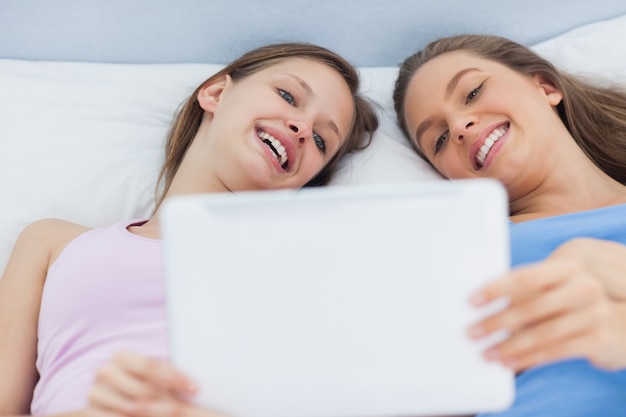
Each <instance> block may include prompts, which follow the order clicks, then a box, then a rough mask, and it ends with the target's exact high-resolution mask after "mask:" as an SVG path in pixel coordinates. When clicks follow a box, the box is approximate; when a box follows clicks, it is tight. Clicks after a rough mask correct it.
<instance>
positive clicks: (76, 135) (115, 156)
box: [0, 15, 626, 270]
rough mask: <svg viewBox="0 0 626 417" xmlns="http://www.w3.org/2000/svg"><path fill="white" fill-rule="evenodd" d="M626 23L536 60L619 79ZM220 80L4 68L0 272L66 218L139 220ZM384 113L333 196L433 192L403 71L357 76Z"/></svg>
mask: <svg viewBox="0 0 626 417" xmlns="http://www.w3.org/2000/svg"><path fill="white" fill-rule="evenodd" d="M623 39H626V15H625V16H622V17H619V18H616V19H612V20H608V21H605V22H599V23H595V24H592V25H588V26H585V27H583V28H580V29H577V30H574V31H572V32H570V33H566V34H564V35H561V36H559V37H557V38H554V39H551V40H549V41H546V42H543V43H542V44H539V45H536V46H535V47H534V48H535V50H536V51H538V52H539V53H541V54H543V55H544V56H546V57H547V58H549V59H552V60H553V61H554V62H555V63H557V64H559V65H562V66H563V67H564V68H566V69H568V70H570V71H572V72H579V73H589V74H591V73H593V74H601V75H603V76H610V77H614V78H615V77H624V75H625V74H626V55H624V54H621V53H618V51H620V48H622V45H621V44H622V40H623ZM220 68H221V66H220V65H210V64H165V65H125V64H89V63H75V62H57V63H54V62H35V61H14V60H0V91H1V92H2V93H1V94H0V144H1V146H2V150H1V151H0V190H1V191H0V192H1V193H2V204H1V205H0V270H4V266H5V263H6V260H7V258H8V256H9V253H10V250H11V247H12V246H13V243H14V241H15V239H16V237H17V235H18V233H19V232H20V231H21V230H22V229H23V227H24V226H25V225H26V224H28V223H30V222H32V221H34V220H36V219H39V218H43V217H59V218H63V219H67V220H70V221H74V222H78V223H81V224H85V225H89V226H100V225H106V224H110V223H113V222H115V221H118V220H120V219H125V218H144V217H147V216H149V215H150V213H151V211H152V207H153V195H154V184H155V181H156V175H157V173H158V169H159V167H160V162H161V152H162V147H163V141H164V138H165V134H166V132H167V129H168V128H169V124H170V121H171V119H172V116H173V114H174V113H175V110H176V109H177V107H178V106H179V105H180V103H182V102H183V101H184V100H185V99H186V97H187V96H188V95H189V94H191V93H192V91H193V89H194V87H195V86H196V85H197V84H199V83H200V82H201V81H202V80H204V79H206V78H208V77H209V76H210V75H212V74H213V73H214V72H216V71H217V70H219V69H220ZM361 74H362V77H363V91H364V92H365V93H366V95H368V96H369V97H370V98H372V99H373V100H375V101H377V102H378V103H379V104H380V106H381V119H382V125H381V128H380V129H379V131H377V132H376V134H375V137H374V141H373V143H372V145H371V146H370V147H369V148H368V149H366V150H365V151H363V152H359V153H355V154H353V155H350V156H349V157H348V158H346V159H345V160H344V161H343V162H342V164H341V165H340V169H339V172H338V173H337V176H336V177H335V178H334V180H333V181H332V184H342V185H345V184H368V183H381V182H406V181H421V180H436V179H439V178H440V177H439V176H438V175H437V174H436V173H435V172H434V171H433V170H432V168H431V167H430V166H429V165H428V164H427V163H425V162H424V161H422V160H421V159H420V158H419V157H418V156H417V155H416V154H415V152H414V151H413V150H412V148H411V146H410V145H409V144H408V142H407V141H406V139H405V138H404V137H403V136H402V134H401V133H400V131H399V129H398V128H397V126H396V123H395V115H394V112H393V104H392V99H391V92H392V90H393V84H394V82H395V78H396V74H397V68H361Z"/></svg>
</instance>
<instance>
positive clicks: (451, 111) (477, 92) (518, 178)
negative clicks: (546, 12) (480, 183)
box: [404, 51, 565, 193]
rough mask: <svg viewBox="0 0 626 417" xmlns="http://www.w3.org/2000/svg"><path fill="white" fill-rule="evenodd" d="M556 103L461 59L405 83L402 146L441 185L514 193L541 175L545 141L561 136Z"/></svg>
mask: <svg viewBox="0 0 626 417" xmlns="http://www.w3.org/2000/svg"><path fill="white" fill-rule="evenodd" d="M561 99H562V95H561V94H560V92H558V91H557V90H556V89H555V88H554V87H553V86H552V85H550V84H549V83H546V82H545V81H544V80H543V79H541V77H539V76H527V75H523V74H520V73H518V72H515V71H513V70H511V69H510V68H508V67H506V66H504V65H501V64H499V63H497V62H495V61H491V60H487V59H484V58H479V57H477V56H475V55H472V54H470V53H468V52H465V51H454V52H447V53H444V54H442V55H439V56H437V57H435V58H433V59H432V60H430V61H428V62H427V63H425V64H424V65H423V66H421V67H420V68H419V69H418V70H417V71H416V73H415V74H414V75H413V77H412V79H411V80H410V82H409V85H408V89H407V93H406V98H405V102H404V105H405V108H404V116H405V118H406V125H407V129H408V132H409V135H410V140H411V141H412V142H413V143H414V144H415V146H416V147H417V148H418V149H420V150H421V151H422V152H423V154H424V155H425V156H426V158H427V159H428V160H429V161H430V162H431V163H432V165H433V166H434V167H435V168H436V169H437V170H438V171H439V172H440V173H441V174H442V175H443V176H445V177H447V178H451V179H454V178H478V177H490V178H496V179H499V180H500V181H501V182H503V183H504V185H505V186H506V187H507V189H509V192H510V193H511V192H513V193H517V192H518V191H516V190H517V188H518V187H522V184H523V183H525V182H527V181H528V180H529V179H530V178H529V177H530V176H533V175H539V174H541V172H542V171H545V169H546V165H548V164H546V160H547V158H549V155H550V148H551V145H550V142H551V138H553V137H555V136H557V135H562V134H563V132H564V131H565V130H564V126H563V123H562V122H561V120H560V119H559V117H558V115H557V113H556V111H555V109H554V108H555V106H556V105H557V104H558V103H559V102H560V101H561Z"/></svg>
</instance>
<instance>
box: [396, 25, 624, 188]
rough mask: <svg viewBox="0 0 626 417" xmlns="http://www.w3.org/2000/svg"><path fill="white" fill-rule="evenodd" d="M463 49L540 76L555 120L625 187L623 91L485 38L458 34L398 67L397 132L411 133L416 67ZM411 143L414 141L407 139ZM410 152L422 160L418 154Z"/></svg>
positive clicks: (512, 44)
mask: <svg viewBox="0 0 626 417" xmlns="http://www.w3.org/2000/svg"><path fill="white" fill-rule="evenodd" d="M459 50H462V51H466V52H468V53H471V54H474V55H476V56H478V57H481V58H485V59H489V60H492V61H495V62H498V63H500V64H502V65H505V66H507V67H509V68H510V69H512V70H514V71H517V72H518V73H521V74H525V75H529V76H532V75H540V76H542V77H543V78H544V79H545V80H546V81H548V82H550V83H551V84H552V85H554V86H555V87H556V88H557V89H559V90H560V91H561V93H562V94H563V100H562V101H561V103H560V104H559V105H558V106H557V110H558V113H559V117H560V118H561V120H562V121H563V123H564V124H565V127H566V128H567V129H568V130H569V132H570V134H571V135H572V137H573V138H574V140H575V141H576V143H578V145H579V146H580V147H581V149H582V150H583V151H584V152H585V154H586V155H587V156H588V157H589V158H590V159H591V160H592V161H593V162H594V163H595V164H596V165H597V166H598V167H599V168H600V169H602V170H603V171H604V172H605V173H606V174H608V175H609V176H611V177H613V178H614V179H615V180H617V181H619V182H621V183H622V184H625V185H626V92H625V91H624V90H623V89H620V88H617V87H616V86H601V85H596V84H592V83H590V82H587V81H585V80H583V79H582V78H579V77H575V76H572V75H570V74H567V73H565V72H563V71H560V70H558V69H557V68H556V67H555V66H554V65H552V64H551V63H550V62H549V61H547V60H546V59H544V58H542V57H540V56H539V55H537V54H536V53H535V52H533V51H532V50H531V49H529V48H527V47H525V46H523V45H520V44H518V43H516V42H513V41H511V40H509V39H506V38H502V37H499V36H490V35H458V36H452V37H447V38H442V39H439V40H436V41H434V42H432V43H430V44H428V45H427V46H426V47H425V48H424V49H422V50H421V51H418V52H416V53H415V54H413V55H411V56H409V57H408V58H406V59H405V60H404V62H403V63H402V64H401V65H400V72H399V74H398V78H397V79H396V83H395V88H394V92H393V101H394V107H395V110H396V117H397V120H398V124H399V126H400V129H402V131H403V132H404V134H405V135H406V136H407V138H410V137H411V136H410V134H409V132H408V129H407V124H406V118H405V108H404V106H405V101H406V94H407V89H408V85H409V83H410V82H411V79H412V78H413V75H414V74H415V72H416V71H417V70H419V68H420V67H421V66H422V65H424V64H426V63H427V62H428V61H430V60H431V59H433V58H435V57H437V56H439V55H441V54H444V53H447V52H452V51H459ZM411 143H413V141H411ZM414 148H415V149H416V150H417V152H418V153H419V154H420V156H422V157H423V158H424V159H426V158H425V156H424V155H423V153H422V152H421V151H420V150H419V149H417V148H416V147H415V146H414Z"/></svg>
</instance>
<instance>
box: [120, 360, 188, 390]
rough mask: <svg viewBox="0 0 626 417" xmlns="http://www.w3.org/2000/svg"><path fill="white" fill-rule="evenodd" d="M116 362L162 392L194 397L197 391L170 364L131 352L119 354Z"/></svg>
mask: <svg viewBox="0 0 626 417" xmlns="http://www.w3.org/2000/svg"><path fill="white" fill-rule="evenodd" d="M114 361H115V362H116V363H117V364H119V366H120V367H122V368H123V369H126V370H127V371H128V372H130V373H131V374H133V375H135V376H137V377H138V378H140V379H142V380H144V381H146V382H148V383H150V384H151V385H153V386H155V387H157V388H158V389H160V390H162V391H171V392H177V393H180V394H183V395H193V394H195V393H196V391H197V389H196V386H195V384H193V383H192V382H191V380H190V379H189V378H187V377H186V376H185V375H184V374H183V373H182V372H180V371H178V370H177V369H176V368H174V367H173V366H172V365H170V364H169V363H167V362H165V361H162V360H157V359H154V358H151V357H148V356H144V355H138V354H135V353H131V352H121V353H118V354H117V355H116V356H115V358H114Z"/></svg>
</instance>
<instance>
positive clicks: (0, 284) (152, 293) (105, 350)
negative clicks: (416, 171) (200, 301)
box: [0, 43, 378, 416]
mask: <svg viewBox="0 0 626 417" xmlns="http://www.w3.org/2000/svg"><path fill="white" fill-rule="evenodd" d="M358 90H359V77H358V74H357V72H356V70H355V69H354V68H353V67H352V66H351V65H350V64H349V63H348V62H346V61H345V60H344V59H343V58H341V57H340V56H338V55H336V54H334V53H333V52H331V51H328V50H326V49H324V48H321V47H317V46H314V45H309V44H297V43H291V44H280V45H272V46H267V47H262V48H259V49H256V50H254V51H251V52H249V53H247V54H244V55H243V56H242V57H241V58H239V59H237V60H236V61H234V62H233V63H231V64H230V65H227V66H226V67H225V68H224V69H223V70H222V71H220V72H218V73H217V74H215V75H214V76H212V77H211V78H209V79H208V80H206V81H205V82H203V83H202V84H201V85H200V86H199V87H198V88H197V89H196V90H195V92H194V93H193V94H192V95H191V97H190V98H189V99H188V100H187V102H186V103H185V104H184V106H183V107H182V109H181V111H180V113H179V114H178V116H177V118H176V120H175V121H174V124H173V126H172V128H171V131H170V134H169V137H168V140H167V144H166V152H165V161H164V165H163V168H162V170H161V173H160V178H159V179H160V181H159V184H160V185H162V192H161V193H159V195H158V197H157V204H156V211H155V213H154V214H153V216H152V217H151V218H150V219H147V220H140V219H139V220H127V221H124V222H120V223H119V224H116V225H113V226H111V227H106V228H100V229H90V228H88V227H85V226H80V225H77V224H71V223H68V222H65V221H62V220H56V219H47V220H41V221H38V222H35V223H33V224H31V225H29V226H28V227H27V228H26V229H25V230H24V231H23V232H22V234H21V235H20V237H19V238H18V240H17V242H16V244H15V247H14V250H13V253H12V255H11V258H10V260H9V263H8V264H7V267H6V270H5V271H4V274H3V276H2V279H1V280H0V340H1V341H2V342H1V343H0V415H27V414H33V415H51V414H55V415H70V414H74V415H85V414H87V415H92V416H107V415H121V414H127V415H128V414H143V415H159V414H161V413H163V412H167V413H170V412H175V413H176V414H178V415H181V416H182V415H193V414H204V415H210V413H209V412H208V411H206V410H200V409H197V408H194V407H193V406H192V405H191V404H190V403H189V402H188V401H187V400H186V399H187V398H188V396H189V395H191V394H193V392H194V390H195V388H194V387H193V385H192V384H191V382H189V381H188V380H187V379H186V378H185V377H184V376H183V375H181V374H179V373H178V372H177V371H176V370H175V369H173V368H172V367H171V366H170V365H169V364H168V363H167V357H168V352H167V328H166V323H165V312H164V296H163V279H162V270H161V254H160V243H159V240H158V239H159V223H158V213H159V207H160V206H161V203H162V202H163V200H164V199H166V198H168V197H170V196H173V195H181V194H191V193H210V192H230V191H243V190H263V189H279V188H300V187H303V186H306V185H322V184H325V183H326V182H327V181H328V180H329V179H330V176H331V174H332V172H333V168H334V166H335V164H336V162H337V161H338V160H339V159H340V158H341V157H342V155H344V154H346V153H347V152H350V151H352V150H355V149H360V148H363V147H365V146H367V144H368V143H369V138H371V136H370V135H366V134H365V133H366V132H370V133H371V132H373V131H374V130H375V129H376V128H377V126H378V120H377V117H376V114H375V112H374V110H373V107H372V106H371V105H370V103H368V102H367V101H366V100H364V99H363V98H362V97H361V96H360V95H359V93H358ZM120 352H134V353H120ZM112 358H113V359H112Z"/></svg>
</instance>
